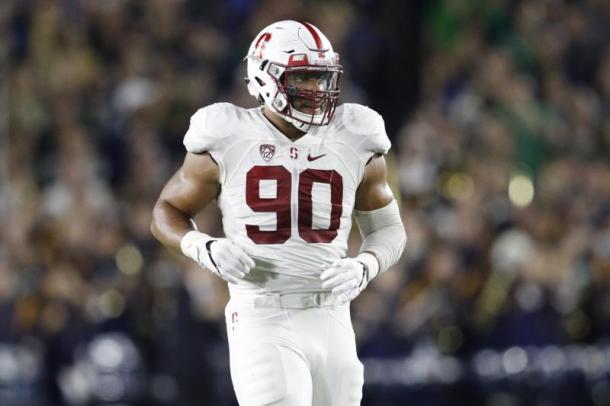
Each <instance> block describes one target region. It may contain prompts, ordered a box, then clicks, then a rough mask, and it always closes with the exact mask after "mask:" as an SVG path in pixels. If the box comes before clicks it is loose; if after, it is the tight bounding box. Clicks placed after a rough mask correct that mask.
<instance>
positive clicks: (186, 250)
mask: <svg viewBox="0 0 610 406" xmlns="http://www.w3.org/2000/svg"><path fill="white" fill-rule="evenodd" d="M211 240H212V237H210V236H209V235H207V234H204V233H201V232H199V231H196V230H191V231H189V232H187V233H186V234H184V236H183V237H182V239H181V240H180V250H181V251H182V253H183V254H184V255H185V256H187V257H189V258H191V259H193V260H195V261H199V258H198V255H199V253H198V251H197V246H198V245H199V246H201V245H205V244H207V242H208V241H211ZM196 243H197V244H196Z"/></svg>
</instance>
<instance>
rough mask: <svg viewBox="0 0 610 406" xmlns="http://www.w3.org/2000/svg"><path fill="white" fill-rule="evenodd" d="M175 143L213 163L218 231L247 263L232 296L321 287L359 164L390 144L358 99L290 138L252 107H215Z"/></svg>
mask: <svg viewBox="0 0 610 406" xmlns="http://www.w3.org/2000/svg"><path fill="white" fill-rule="evenodd" d="M184 145H185V146H186V149H187V150H188V151H189V152H192V153H202V152H208V153H209V154H210V155H211V156H212V158H213V159H214V161H216V163H217V164H218V166H219V168H220V185H221V192H220V196H219V198H218V203H219V207H220V209H221V211H222V220H223V229H224V233H225V235H226V237H227V238H230V239H231V240H233V241H235V242H236V243H237V244H238V245H239V246H241V247H242V248H244V250H245V251H246V252H247V253H248V254H249V255H250V256H251V257H252V258H253V259H254V261H255V263H256V266H255V268H253V269H252V271H251V272H250V274H249V275H247V277H246V278H245V279H243V280H242V281H240V282H239V284H237V285H233V284H229V287H230V289H231V294H235V293H241V292H243V293H268V292H284V293H285V292H315V291H321V290H322V288H321V282H320V279H319V277H320V274H321V273H322V271H323V270H324V269H326V268H327V267H328V266H329V265H330V264H331V263H332V262H333V261H335V260H337V259H340V258H344V257H345V256H346V252H347V239H348V235H349V232H350V229H351V226H352V211H353V209H354V201H355V195H356V189H357V188H358V185H359V184H360V181H361V179H362V176H363V174H364V167H365V165H366V163H367V162H368V160H369V159H370V158H371V157H372V156H373V155H374V154H377V153H382V154H385V153H386V152H387V151H388V150H389V149H390V141H389V140H388V137H387V135H386V132H385V128H384V124H383V119H382V118H381V116H380V115H379V114H377V113H376V112H375V111H373V110H371V109H369V108H368V107H364V106H361V105H358V104H344V105H342V106H339V107H338V108H337V110H336V113H335V116H334V118H333V120H332V122H331V123H330V124H329V125H327V126H324V127H316V128H313V129H312V130H311V131H310V132H308V133H307V134H305V135H304V136H302V137H301V138H299V139H298V140H296V141H291V140H290V139H289V138H287V137H286V136H285V135H284V134H283V133H282V132H280V131H279V130H278V129H277V128H275V127H274V126H273V124H271V122H269V121H268V120H267V118H266V117H265V116H264V115H263V113H262V110H261V109H260V108H253V109H244V108H240V107H236V106H234V105H232V104H230V103H217V104H213V105H210V106H207V107H204V108H202V109H200V110H198V111H197V112H196V113H195V114H194V115H193V116H192V117H191V123H190V127H189V129H188V131H187V133H186V135H185V137H184Z"/></svg>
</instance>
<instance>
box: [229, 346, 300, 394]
mask: <svg viewBox="0 0 610 406" xmlns="http://www.w3.org/2000/svg"><path fill="white" fill-rule="evenodd" d="M231 379H232V380H233V387H234V389H235V394H236V395H237V400H238V401H239V404H240V406H264V405H269V406H272V405H273V406H311V396H312V382H311V374H310V371H309V368H308V366H307V364H306V363H305V361H304V360H303V358H301V357H300V356H299V355H298V354H297V353H296V352H295V351H293V350H291V349H290V348H287V347H284V346H282V345H277V344H269V343H260V344H254V343H253V345H249V346H243V347H239V348H232V349H231Z"/></svg>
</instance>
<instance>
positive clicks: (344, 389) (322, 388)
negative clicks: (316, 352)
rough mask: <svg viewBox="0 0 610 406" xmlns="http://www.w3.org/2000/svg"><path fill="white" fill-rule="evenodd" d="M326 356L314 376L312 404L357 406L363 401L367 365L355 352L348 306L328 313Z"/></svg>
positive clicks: (318, 405)
mask: <svg viewBox="0 0 610 406" xmlns="http://www.w3.org/2000/svg"><path fill="white" fill-rule="evenodd" d="M328 317H329V321H328V323H327V325H328V328H329V330H328V338H327V343H326V345H327V357H326V362H325V365H324V367H323V368H320V369H319V370H318V371H317V373H316V374H315V375H314V377H313V388H314V390H313V403H312V404H313V406H327V405H333V406H356V405H360V401H361V400H362V386H363V384H364V367H363V365H362V363H361V362H360V360H359V359H358V354H357V353H356V339H355V336H354V330H353V328H352V324H351V321H350V316H349V308H342V309H336V310H333V311H330V312H329V313H328Z"/></svg>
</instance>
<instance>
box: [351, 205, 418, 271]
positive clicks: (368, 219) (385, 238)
mask: <svg viewBox="0 0 610 406" xmlns="http://www.w3.org/2000/svg"><path fill="white" fill-rule="evenodd" d="M355 217H356V222H357V223H358V227H359V228H360V231H361V233H362V237H363V241H362V246H361V247H360V252H367V253H371V254H372V255H374V256H375V258H376V259H377V261H378V262H379V273H381V272H384V271H385V270H387V269H388V268H389V267H391V266H392V265H394V264H395V263H396V262H398V260H399V259H400V257H401V255H402V253H403V251H404V249H405V246H406V243H407V234H406V232H405V228H404V225H403V223H402V219H401V217H400V211H399V210H398V204H397V203H396V201H393V202H392V203H390V204H389V205H387V206H386V207H382V208H380V209H377V210H372V211H357V212H356V216H355Z"/></svg>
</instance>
